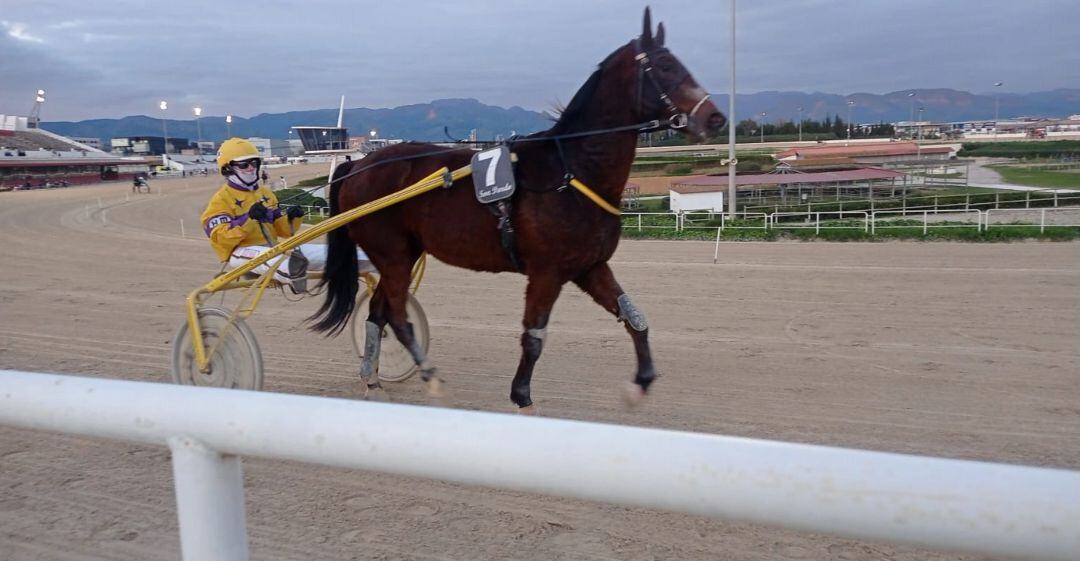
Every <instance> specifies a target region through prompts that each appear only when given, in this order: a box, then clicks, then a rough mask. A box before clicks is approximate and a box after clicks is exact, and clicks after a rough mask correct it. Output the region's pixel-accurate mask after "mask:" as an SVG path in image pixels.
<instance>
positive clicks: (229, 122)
mask: <svg viewBox="0 0 1080 561" xmlns="http://www.w3.org/2000/svg"><path fill="white" fill-rule="evenodd" d="M225 136H227V137H229V138H232V115H225ZM226 140H228V139H226Z"/></svg>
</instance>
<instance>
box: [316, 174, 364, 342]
mask: <svg viewBox="0 0 1080 561" xmlns="http://www.w3.org/2000/svg"><path fill="white" fill-rule="evenodd" d="M351 167H352V162H345V163H343V164H341V165H339V166H338V167H337V169H335V170H334V175H333V180H332V182H331V184H330V216H337V215H338V214H339V213H340V211H341V209H340V208H339V204H338V193H339V192H340V191H341V188H342V185H343V184H344V181H342V180H341V179H339V178H340V177H342V176H344V175H345V174H346V173H348V171H349V169H350V168H351ZM326 237H327V240H328V242H329V243H328V245H327V248H326V269H325V270H324V271H323V278H322V281H320V282H319V285H318V286H319V287H321V286H323V285H327V288H326V299H325V300H323V303H322V305H321V306H319V309H318V310H316V311H315V313H314V314H312V315H311V317H309V318H308V321H315V322H316V323H315V324H314V325H312V326H311V329H312V330H313V331H319V332H322V333H326V334H327V335H337V334H338V333H341V331H342V330H343V329H345V326H346V325H347V324H348V323H349V318H350V317H351V316H352V312H353V308H354V307H356V292H357V290H358V288H359V280H358V278H357V277H358V275H359V274H360V269H359V264H358V263H357V261H356V243H355V242H353V241H352V239H351V238H349V230H348V228H347V227H346V226H344V225H343V226H339V227H337V228H335V229H333V230H331V231H330V233H328V234H327V235H326Z"/></svg>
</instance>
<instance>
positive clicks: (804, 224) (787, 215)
mask: <svg viewBox="0 0 1080 561" xmlns="http://www.w3.org/2000/svg"><path fill="white" fill-rule="evenodd" d="M736 218H737V220H735V221H731V220H729V219H728V217H727V216H726V215H725V214H723V213H719V212H681V213H676V212H641V213H623V215H622V219H623V229H624V230H636V231H639V232H640V231H644V230H674V231H676V232H682V231H687V230H710V231H711V230H714V229H715V230H716V234H717V237H718V238H719V236H720V234H721V233H722V232H724V231H725V230H799V229H813V230H814V231H815V232H816V233H820V232H821V231H822V230H844V229H847V230H851V229H861V230H863V231H866V232H869V233H871V234H874V233H876V232H877V230H878V229H888V228H911V227H912V225H911V224H892V223H890V222H891V221H895V220H917V221H920V222H921V226H922V229H923V233H924V234H925V233H927V232H928V231H929V230H931V229H934V228H975V229H976V230H979V231H983V230H988V229H990V228H991V227H995V228H1000V227H1014V228H1015V227H1023V226H1038V227H1039V231H1040V232H1045V231H1046V229H1047V228H1077V227H1080V207H1058V208H1033V209H1024V208H1000V209H989V210H980V209H975V208H970V209H962V208H958V209H946V208H939V209H937V210H930V209H922V210H917V209H907V210H903V209H883V210H875V211H865V210H844V211H838V210H831V211H812V212H773V213H763V212H739V213H736ZM851 218H861V219H862V220H860V221H859V222H858V223H855V222H852V221H850V220H849V219H851ZM800 219H801V220H800ZM842 220H849V221H848V222H847V223H843V222H841V221H842ZM1009 220H1012V222H1008V221H1009ZM717 221H719V225H717V224H716V222H717Z"/></svg>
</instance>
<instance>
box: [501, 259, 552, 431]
mask: <svg viewBox="0 0 1080 561" xmlns="http://www.w3.org/2000/svg"><path fill="white" fill-rule="evenodd" d="M562 284H563V281H562V280H560V279H559V278H557V277H555V276H553V275H544V276H540V275H538V276H530V277H529V285H528V287H527V288H526V289H525V317H524V319H522V321H521V323H522V326H523V327H524V328H525V331H524V333H522V334H521V361H520V362H518V367H517V372H516V373H515V374H514V381H513V382H511V383H510V400H511V401H513V402H514V404H516V405H517V406H518V411H519V412H520V413H522V414H525V415H535V414H536V406H535V405H533V401H532V397H531V395H530V394H531V384H532V375H533V367H535V366H536V360H537V359H538V358H540V353H541V352H542V351H543V350H544V339H545V338H546V337H547V324H548V319H550V317H551V308H552V306H554V305H555V300H556V299H558V298H559V292H560V291H561V290H562Z"/></svg>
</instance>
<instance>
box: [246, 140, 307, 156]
mask: <svg viewBox="0 0 1080 561" xmlns="http://www.w3.org/2000/svg"><path fill="white" fill-rule="evenodd" d="M248 141H249V142H251V143H252V144H254V145H255V148H256V149H257V150H258V151H259V155H260V156H262V157H263V158H278V157H286V156H295V155H296V153H295V151H294V150H293V149H292V143H291V142H290V141H288V140H280V139H275V138H261V137H257V136H253V137H250V138H248Z"/></svg>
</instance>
